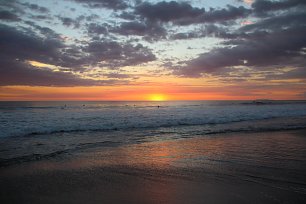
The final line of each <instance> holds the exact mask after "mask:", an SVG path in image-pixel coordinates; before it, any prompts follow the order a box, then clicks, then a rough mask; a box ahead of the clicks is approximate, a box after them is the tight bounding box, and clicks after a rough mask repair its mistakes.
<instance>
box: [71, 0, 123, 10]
mask: <svg viewBox="0 0 306 204" xmlns="http://www.w3.org/2000/svg"><path fill="white" fill-rule="evenodd" d="M72 1H75V2H79V3H85V4H87V5H89V6H90V7H93V8H94V7H104V8H108V9H114V10H120V9H126V8H128V4H127V1H125V0H72Z"/></svg>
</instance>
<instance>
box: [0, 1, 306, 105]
mask: <svg viewBox="0 0 306 204" xmlns="http://www.w3.org/2000/svg"><path fill="white" fill-rule="evenodd" d="M305 33H306V1H305V0H278V1H276V0H275V1H271V0H255V1H252V0H244V1H243V0H218V1H215V0H189V1H181V0H177V1H161V0H130V1H127V0H61V1H59V0H44V1H41V0H36V1H35V0H0V49H1V52H0V100H214V99H224V100H231V99H251V100H252V99H257V98H269V99H305V98H306V34H305Z"/></svg>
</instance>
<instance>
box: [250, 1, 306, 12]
mask: <svg viewBox="0 0 306 204" xmlns="http://www.w3.org/2000/svg"><path fill="white" fill-rule="evenodd" d="M305 5H306V1H305V0H281V1H268V0H256V1H254V3H253V4H252V8H253V9H254V12H255V13H256V14H258V15H263V14H265V13H266V12H268V11H277V10H286V9H289V8H292V7H297V6H305Z"/></svg>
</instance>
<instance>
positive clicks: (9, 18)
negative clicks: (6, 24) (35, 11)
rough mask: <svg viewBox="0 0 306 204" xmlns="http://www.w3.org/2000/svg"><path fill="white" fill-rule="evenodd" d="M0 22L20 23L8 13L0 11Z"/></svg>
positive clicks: (14, 16)
mask: <svg viewBox="0 0 306 204" xmlns="http://www.w3.org/2000/svg"><path fill="white" fill-rule="evenodd" d="M0 20H4V21H20V18H19V17H18V16H17V15H15V14H13V13H11V12H10V11H0Z"/></svg>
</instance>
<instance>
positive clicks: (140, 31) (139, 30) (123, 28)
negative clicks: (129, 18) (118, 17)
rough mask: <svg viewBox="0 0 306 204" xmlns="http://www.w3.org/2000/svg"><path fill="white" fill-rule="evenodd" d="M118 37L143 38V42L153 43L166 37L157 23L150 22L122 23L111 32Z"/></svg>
mask: <svg viewBox="0 0 306 204" xmlns="http://www.w3.org/2000/svg"><path fill="white" fill-rule="evenodd" d="M111 31H112V32H114V33H118V34H120V35H125V36H128V35H136V36H143V37H144V39H145V40H148V41H154V40H158V39H162V38H165V37H166V34H167V32H166V30H165V29H164V28H163V27H162V26H161V25H159V24H158V23H154V22H153V23H152V22H136V21H134V22H124V23H122V24H121V25H120V26H119V27H115V28H113V29H112V30H111Z"/></svg>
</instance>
